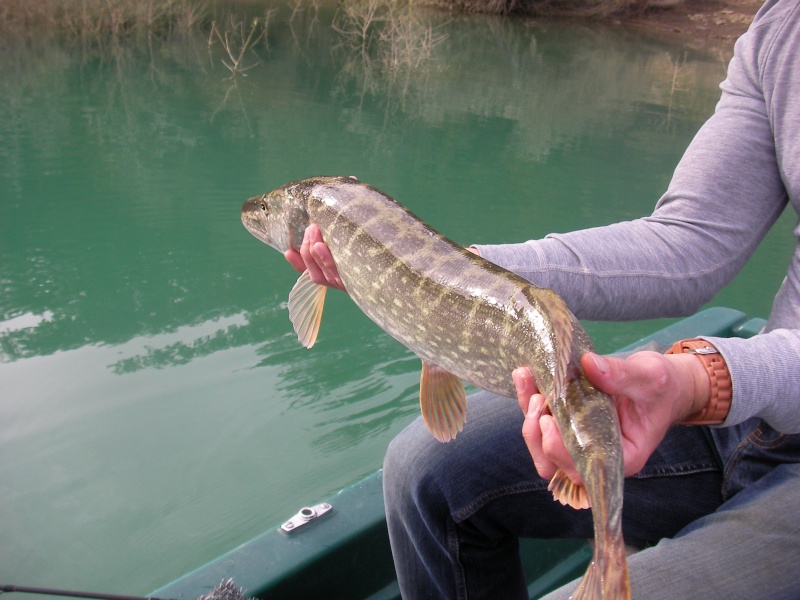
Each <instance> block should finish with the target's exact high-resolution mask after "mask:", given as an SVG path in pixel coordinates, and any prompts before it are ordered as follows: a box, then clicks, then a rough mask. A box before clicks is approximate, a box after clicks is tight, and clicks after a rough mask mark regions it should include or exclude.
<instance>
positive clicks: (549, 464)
mask: <svg viewBox="0 0 800 600" xmlns="http://www.w3.org/2000/svg"><path fill="white" fill-rule="evenodd" d="M511 377H512V379H513V380H514V386H515V388H516V391H517V402H519V407H520V408H521V409H522V412H523V413H524V414H525V421H524V422H523V424H522V437H523V439H524V440H525V445H526V446H527V447H528V452H530V454H531V458H532V459H533V464H534V465H535V466H536V471H537V472H538V473H539V475H540V476H541V477H543V478H545V479H551V478H552V477H553V475H555V472H556V471H557V470H558V469H559V468H560V469H561V470H562V471H564V472H565V473H566V474H567V476H568V477H569V478H570V479H572V480H573V481H574V482H576V483H580V482H581V478H580V475H578V472H577V471H576V470H575V465H574V464H573V463H572V459H571V458H570V456H569V453H568V452H567V449H566V447H565V446H564V443H563V441H562V439H561V434H560V432H559V431H558V426H557V425H556V422H555V420H554V419H553V416H552V415H551V414H549V412H547V410H546V407H545V397H544V396H543V395H542V394H540V393H539V392H538V389H537V388H536V382H535V381H534V380H533V375H532V374H531V372H530V369H516V370H515V371H514V372H513V373H512V374H511Z"/></svg>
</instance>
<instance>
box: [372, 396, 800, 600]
mask: <svg viewBox="0 0 800 600" xmlns="http://www.w3.org/2000/svg"><path fill="white" fill-rule="evenodd" d="M522 420H523V416H522V413H521V411H520V409H519V407H518V406H517V403H516V401H514V400H511V399H508V398H500V397H498V396H494V395H492V394H489V393H486V392H481V393H478V394H475V395H474V396H471V397H470V398H469V410H468V412H467V425H466V426H465V429H464V431H463V432H462V433H461V434H459V436H458V438H457V439H456V440H455V441H453V442H450V443H449V444H441V443H439V442H437V441H436V440H435V439H433V437H432V436H431V435H430V434H429V433H428V431H427V429H426V428H425V426H424V424H423V423H422V421H421V419H417V420H416V421H415V422H414V423H412V424H411V425H410V426H409V427H408V428H406V429H405V430H404V431H403V432H402V433H401V434H400V435H398V436H397V438H395V440H394V441H393V442H392V443H391V445H390V446H389V449H388V451H387V455H386V460H385V463H384V472H383V481H384V495H385V501H386V517H387V523H388V526H389V537H390V539H391V544H392V552H393V554H394V559H395V566H396V569H397V576H398V581H399V584H400V589H401V593H402V595H403V598H406V599H407V600H411V599H420V598H447V599H451V598H463V599H467V598H468V599H469V600H476V599H479V598H492V599H513V598H527V589H526V585H525V582H524V578H523V573H522V567H521V562H520V558H519V548H518V541H517V540H518V538H519V537H535V538H556V537H559V538H562V537H569V538H585V539H589V538H591V537H592V536H593V529H592V521H591V514H590V511H576V510H573V509H571V508H567V507H564V506H561V505H560V504H558V503H557V502H554V501H553V498H552V495H551V494H550V492H548V491H547V481H545V480H543V479H541V478H540V477H539V476H538V474H537V473H536V470H535V468H534V466H533V462H532V460H531V458H530V454H528V450H527V448H526V447H525V443H524V441H523V440H522V436H521V433H520V430H521V428H522ZM798 462H800V436H795V435H781V434H778V433H777V432H775V431H774V430H772V429H770V428H769V427H768V426H766V425H765V424H763V423H762V422H760V421H759V420H756V419H754V420H751V421H748V422H746V423H743V424H741V425H739V426H737V427H733V428H727V429H713V430H712V429H709V428H707V427H683V426H677V427H674V428H672V429H671V430H670V432H669V434H668V435H667V438H666V439H665V440H664V442H663V443H662V444H661V446H660V447H659V448H658V450H657V451H656V452H655V453H654V454H653V456H652V457H651V459H650V461H649V462H648V464H647V465H646V467H645V468H644V469H643V470H642V471H641V472H640V473H639V474H637V475H636V476H634V477H631V478H628V479H626V481H625V504H624V510H623V530H624V533H625V541H626V543H627V544H629V545H633V546H636V547H638V548H642V550H641V551H640V552H638V553H636V554H634V555H633V556H631V557H630V558H629V568H630V575H631V588H632V592H633V596H634V598H647V599H656V600H658V599H662V598H663V599H666V598H687V599H688V598H698V597H703V598H712V599H715V598H720V599H723V598H724V599H726V600H729V599H732V598H748V599H752V598H770V599H772V600H776V599H782V598H787V599H788V598H794V599H796V598H800V569H799V568H798V565H800V535H799V534H800V464H798ZM576 585H577V582H573V584H571V585H568V586H565V587H564V588H562V589H560V590H558V591H556V592H554V593H553V594H551V595H548V596H547V598H548V600H556V599H562V598H563V599H566V598H568V597H569V594H570V592H571V591H572V590H573V589H574V588H575V586H576Z"/></svg>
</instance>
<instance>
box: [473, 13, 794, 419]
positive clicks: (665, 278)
mask: <svg viewBox="0 0 800 600" xmlns="http://www.w3.org/2000/svg"><path fill="white" fill-rule="evenodd" d="M720 87H721V88H722V96H721V99H720V101H719V103H718V104H717V108H716V111H715V113H714V115H713V116H712V117H711V118H710V119H709V120H708V121H707V122H706V123H705V125H703V127H702V128H701V129H700V131H699V132H698V133H697V135H696V137H695V139H694V140H693V141H692V143H691V144H690V146H689V148H688V149H687V151H686V153H685V154H684V156H683V158H682V159H681V161H680V163H679V164H678V167H677V169H676V171H675V174H674V176H673V178H672V181H671V183H670V185H669V189H668V190H667V192H666V193H665V194H664V196H663V197H662V198H661V199H660V200H659V202H658V204H657V205H656V208H655V211H654V212H653V214H652V215H651V216H649V217H644V218H641V219H637V220H635V221H629V222H625V223H617V224H614V225H608V226H605V227H598V228H593V229H587V230H583V231H575V232H572V233H567V234H551V235H548V236H547V237H546V238H545V239H542V240H531V241H528V242H525V243H521V244H504V245H482V246H478V248H479V250H480V252H481V255H482V256H484V257H485V258H487V259H488V260H491V261H492V262H495V263H497V264H499V265H501V266H503V267H505V268H507V269H509V270H512V271H515V272H517V273H519V274H521V275H523V276H524V277H526V278H528V279H530V280H531V281H532V282H533V283H535V284H537V285H540V286H545V287H549V288H552V289H554V290H555V291H556V292H558V293H559V294H561V295H562V296H563V297H564V299H565V300H566V302H567V303H568V305H569V306H570V307H571V308H572V310H573V311H574V312H575V314H576V315H577V316H578V317H579V318H585V319H598V320H632V319H643V318H652V317H666V316H682V315H688V314H691V313H692V312H694V311H696V310H697V309H698V308H700V307H701V306H702V305H703V304H704V303H705V302H707V301H708V300H710V299H711V298H712V297H713V296H714V294H715V293H716V292H717V291H719V289H720V288H722V287H723V286H724V285H726V284H727V283H728V282H729V281H730V280H731V279H732V278H733V277H734V275H736V273H737V272H738V271H739V270H740V269H741V268H742V266H743V265H744V264H745V262H746V261H747V260H748V258H750V256H751V255H752V254H753V251H754V250H755V248H756V246H758V244H759V243H760V242H761V240H762V239H763V237H764V235H765V234H766V233H767V231H768V230H769V228H770V227H771V226H772V225H773V224H774V223H775V221H776V220H777V218H778V216H779V215H780V214H781V212H782V211H783V209H784V208H785V206H786V204H787V202H788V203H789V204H791V205H792V207H793V208H794V210H795V211H796V212H798V213H800V0H770V1H768V2H766V3H765V4H764V6H763V7H762V8H761V10H760V11H759V12H758V14H757V15H756V18H755V20H754V21H753V24H752V25H751V26H750V29H749V30H748V32H747V33H745V34H744V35H743V36H742V37H741V38H740V39H739V40H738V41H737V43H736V47H735V52H734V57H733V59H732V60H731V63H730V66H729V68H728V74H727V79H726V80H725V81H724V82H723V83H722V84H721V86H720ZM794 233H795V237H800V226H798V227H796V228H795V232H794ZM708 339H709V341H711V342H713V343H714V345H715V346H716V347H717V348H718V349H719V350H720V352H721V353H722V355H723V357H724V358H725V360H726V361H727V363H728V368H729V369H730V373H731V379H732V381H733V401H732V405H731V410H730V413H729V415H728V418H727V419H726V421H725V423H724V424H723V426H728V425H735V424H738V423H741V422H743V421H745V420H747V419H749V418H750V417H754V416H755V417H761V418H763V419H764V420H765V421H767V422H768V423H769V424H770V425H771V426H772V427H774V428H775V429H777V430H778V431H781V432H785V433H797V432H800V247H797V249H796V251H795V253H794V256H793V257H792V261H791V264H790V265H789V268H788V271H787V273H786V278H785V280H784V282H783V284H782V286H781V288H780V290H779V291H778V294H777V295H776V297H775V301H774V304H773V307H772V311H771V314H770V315H769V320H768V322H767V326H766V328H765V330H764V332H763V334H762V335H758V336H756V337H754V338H752V339H749V340H742V339H736V338H731V339H720V338H708Z"/></svg>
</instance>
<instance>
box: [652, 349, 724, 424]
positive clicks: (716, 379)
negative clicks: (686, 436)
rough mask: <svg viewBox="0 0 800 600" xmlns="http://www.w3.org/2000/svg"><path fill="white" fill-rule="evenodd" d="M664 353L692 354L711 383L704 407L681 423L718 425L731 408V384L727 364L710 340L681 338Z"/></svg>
mask: <svg viewBox="0 0 800 600" xmlns="http://www.w3.org/2000/svg"><path fill="white" fill-rule="evenodd" d="M665 354H694V355H695V356H696V357H697V358H698V359H699V360H700V362H701V363H703V367H705V370H706V372H707V373H708V379H709V382H710V383H711V394H710V397H709V399H708V404H707V405H706V406H705V408H702V409H700V410H699V411H697V412H695V413H692V414H691V415H689V416H688V417H686V419H684V420H683V421H681V423H682V424H683V425H719V424H721V423H722V422H723V421H724V420H725V417H727V416H728V412H729V411H730V409H731V398H732V396H733V385H732V383H731V374H730V371H728V365H727V363H726V362H725V359H724V358H722V355H721V354H720V353H719V350H717V349H716V348H715V347H714V346H713V345H712V344H711V343H710V342H707V341H705V340H701V339H691V340H681V341H679V342H675V344H674V345H673V346H672V348H670V349H669V350H667V351H666V352H665Z"/></svg>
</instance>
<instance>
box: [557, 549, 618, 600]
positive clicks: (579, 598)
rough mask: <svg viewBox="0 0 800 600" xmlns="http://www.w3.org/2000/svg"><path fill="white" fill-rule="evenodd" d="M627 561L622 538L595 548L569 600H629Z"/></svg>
mask: <svg viewBox="0 0 800 600" xmlns="http://www.w3.org/2000/svg"><path fill="white" fill-rule="evenodd" d="M630 597H631V587H630V581H629V579H628V561H627V560H626V556H625V542H623V540H622V536H618V537H616V538H614V539H611V540H609V543H608V545H607V546H605V547H604V548H601V547H599V546H595V549H594V555H593V556H592V562H591V563H590V564H589V568H588V569H587V570H586V573H585V574H584V576H583V579H581V582H580V584H579V585H578V589H576V590H575V593H573V594H572V596H570V600H600V599H602V600H630Z"/></svg>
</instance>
